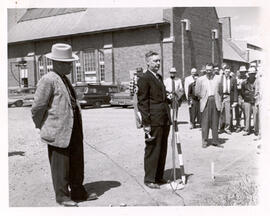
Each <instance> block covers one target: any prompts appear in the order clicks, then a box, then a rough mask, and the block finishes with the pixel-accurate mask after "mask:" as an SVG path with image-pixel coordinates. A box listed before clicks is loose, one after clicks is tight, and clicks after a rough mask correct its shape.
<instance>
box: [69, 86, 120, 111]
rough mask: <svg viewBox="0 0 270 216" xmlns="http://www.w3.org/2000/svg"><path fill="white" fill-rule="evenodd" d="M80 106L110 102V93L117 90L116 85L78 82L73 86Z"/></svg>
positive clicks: (98, 105)
mask: <svg viewBox="0 0 270 216" xmlns="http://www.w3.org/2000/svg"><path fill="white" fill-rule="evenodd" d="M74 88H75V91H76V93H77V97H78V100H79V102H80V105H81V107H82V108H84V107H85V106H95V107H100V106H101V105H102V104H110V95H111V94H112V93H114V92H118V87H117V86H116V85H93V84H78V85H75V86H74Z"/></svg>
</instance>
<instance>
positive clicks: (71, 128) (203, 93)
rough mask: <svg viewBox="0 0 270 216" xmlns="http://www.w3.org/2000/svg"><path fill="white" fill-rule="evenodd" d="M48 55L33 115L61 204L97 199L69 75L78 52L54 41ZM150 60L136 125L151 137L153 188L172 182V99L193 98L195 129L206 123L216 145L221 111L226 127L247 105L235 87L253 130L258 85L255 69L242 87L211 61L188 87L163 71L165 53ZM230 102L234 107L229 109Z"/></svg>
mask: <svg viewBox="0 0 270 216" xmlns="http://www.w3.org/2000/svg"><path fill="white" fill-rule="evenodd" d="M46 57H47V58H49V59H51V60H52V62H53V71H51V72H49V73H47V74H45V75H44V76H43V77H42V78H41V79H40V81H39V83H38V85H37V90H36V93H35V98H34V103H33V106H32V110H31V111H32V118H33V121H34V123H35V126H36V128H37V129H38V130H39V133H40V137H41V141H42V142H43V143H45V144H47V146H48V156H49V162H50V166H51V174H52V182H53V187H54V191H55V197H56V202H57V203H59V204H60V205H62V206H77V203H78V202H80V201H85V200H94V199H97V198H98V197H97V195H96V194H95V193H92V194H89V193H88V192H87V191H86V189H85V188H84V186H83V179H84V158H83V132H82V118H81V110H80V104H79V103H78V100H77V96H76V92H75V91H74V89H73V87H72V85H71V83H70V81H69V79H68V78H67V77H66V75H68V74H69V73H70V72H71V69H72V62H74V61H76V60H78V56H76V55H74V54H72V47H71V46H70V45H68V44H54V45H53V46H52V50H51V53H48V54H47V55H46ZM145 60H146V66H147V70H146V71H145V72H143V70H142V69H141V68H140V69H138V70H137V78H136V90H135V91H134V92H133V93H134V96H135V99H136V107H135V109H134V110H135V113H136V119H137V123H138V124H137V127H138V128H143V130H144V132H145V138H146V139H145V151H144V171H145V175H144V183H145V185H146V186H147V187H149V188H151V189H159V188H160V185H161V184H164V183H167V180H165V179H164V178H163V174H164V168H165V161H166V155H167V142H168V135H169V132H170V125H171V124H172V119H171V107H172V106H171V104H172V103H173V101H174V102H176V104H177V105H176V109H178V107H179V106H180V104H181V98H182V95H183V94H184V92H185V94H186V97H187V99H188V101H189V102H188V103H189V108H190V113H191V118H190V120H191V125H192V128H193V127H195V124H196V123H198V124H200V125H201V128H202V145H203V147H206V146H207V145H208V143H207V142H208V133H209V129H210V128H211V129H212V136H213V141H212V145H219V142H218V125H219V122H220V120H219V113H220V112H223V110H225V112H224V113H225V129H227V127H228V124H229V123H231V122H229V121H227V117H228V116H227V114H228V113H231V107H233V106H234V107H240V110H241V109H242V105H239V103H237V98H238V96H235V95H233V96H231V92H233V94H236V95H238V94H237V93H238V92H239V91H240V92H241V95H242V97H243V100H244V113H245V116H246V118H245V119H246V121H245V122H246V127H245V129H246V132H248V133H250V128H249V127H250V124H249V122H250V117H248V114H247V113H248V112H251V110H253V109H254V105H255V104H254V103H255V101H254V100H252V99H251V98H252V94H253V88H254V89H255V87H254V86H255V84H254V79H255V76H254V75H252V74H255V72H254V71H255V69H252V70H251V69H250V70H249V72H248V75H249V76H248V78H247V79H246V80H244V81H241V82H242V84H241V88H240V89H241V90H239V87H238V86H239V85H237V84H239V82H240V81H234V80H231V81H229V80H228V77H231V75H230V74H229V72H228V71H226V69H225V73H224V75H222V74H219V75H218V74H216V73H217V71H216V70H214V69H213V65H212V64H207V65H206V67H205V71H203V73H201V74H204V75H201V76H199V74H198V73H197V70H196V69H195V68H194V69H192V70H191V76H192V79H193V81H192V82H190V81H189V82H190V83H189V84H188V85H187V83H188V82H187V79H186V81H185V89H187V90H185V91H184V89H183V87H182V82H181V79H179V78H177V77H176V69H175V68H171V70H170V77H169V78H168V79H166V80H165V81H163V78H162V76H161V75H160V74H159V73H158V71H159V68H160V57H159V54H158V53H157V52H153V51H149V52H147V53H146V55H145ZM240 69H241V68H240ZM241 72H242V70H240V75H241V76H239V77H240V78H241V79H242V74H241ZM228 74H229V75H228ZM240 78H239V79H240ZM230 79H231V78H230ZM225 86H226V87H225ZM256 86H257V85H256ZM221 87H222V88H221ZM254 92H255V90H254ZM228 101H229V102H228ZM226 107H229V108H230V110H229V112H228V113H227V111H228V110H226ZM238 116H239V112H238ZM240 116H241V115H240ZM238 123H239V122H238ZM239 124H240V123H239ZM248 124H249V125H248ZM149 137H151V139H149Z"/></svg>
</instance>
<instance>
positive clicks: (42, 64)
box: [38, 56, 45, 77]
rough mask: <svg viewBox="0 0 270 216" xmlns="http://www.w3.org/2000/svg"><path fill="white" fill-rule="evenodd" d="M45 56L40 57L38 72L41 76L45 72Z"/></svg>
mask: <svg viewBox="0 0 270 216" xmlns="http://www.w3.org/2000/svg"><path fill="white" fill-rule="evenodd" d="M44 60H45V57H44V56H40V57H39V58H38V74H39V76H40V77H42V76H43V75H44V74H45V61H44Z"/></svg>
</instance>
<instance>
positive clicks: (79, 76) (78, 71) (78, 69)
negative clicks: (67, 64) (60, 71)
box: [75, 60, 82, 82]
mask: <svg viewBox="0 0 270 216" xmlns="http://www.w3.org/2000/svg"><path fill="white" fill-rule="evenodd" d="M75 68H76V80H77V82H81V81H82V74H81V62H80V60H77V61H75Z"/></svg>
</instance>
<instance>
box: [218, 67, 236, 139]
mask: <svg viewBox="0 0 270 216" xmlns="http://www.w3.org/2000/svg"><path fill="white" fill-rule="evenodd" d="M220 94H221V101H222V104H221V115H220V130H221V131H224V132H225V133H227V134H231V132H232V129H233V125H232V120H233V119H232V108H234V107H235V106H236V105H237V102H238V94H237V81H236V79H235V78H234V77H233V76H231V70H230V66H228V65H227V66H226V67H225V70H224V74H223V75H222V77H221V82H220Z"/></svg>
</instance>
